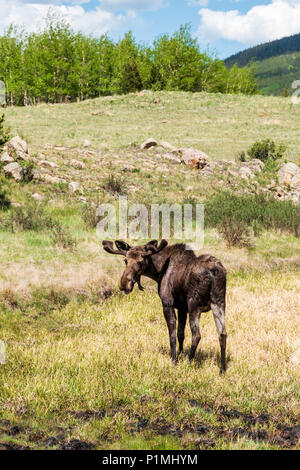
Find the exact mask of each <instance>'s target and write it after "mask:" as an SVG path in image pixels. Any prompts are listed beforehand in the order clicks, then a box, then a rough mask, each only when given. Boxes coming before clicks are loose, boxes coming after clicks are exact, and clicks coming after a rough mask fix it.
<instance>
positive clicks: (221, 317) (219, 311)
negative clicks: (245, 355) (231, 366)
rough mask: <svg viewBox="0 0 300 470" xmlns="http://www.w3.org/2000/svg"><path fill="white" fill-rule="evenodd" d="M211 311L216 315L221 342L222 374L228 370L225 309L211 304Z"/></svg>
mask: <svg viewBox="0 0 300 470" xmlns="http://www.w3.org/2000/svg"><path fill="white" fill-rule="evenodd" d="M211 309H212V312H213V315H214V320H215V324H216V328H217V332H218V335H219V342H220V348H221V370H220V373H221V374H222V373H223V372H225V370H226V338H227V334H226V328H225V308H224V306H221V305H217V304H211Z"/></svg>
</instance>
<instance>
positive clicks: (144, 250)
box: [102, 240, 168, 294]
mask: <svg viewBox="0 0 300 470" xmlns="http://www.w3.org/2000/svg"><path fill="white" fill-rule="evenodd" d="M102 245H103V248H104V250H105V251H106V252H107V253H111V254H113V255H122V256H124V257H125V260H124V261H125V265H126V266H125V270H124V272H123V274H122V277H121V280H120V290H121V291H123V292H125V294H130V293H131V292H132V290H133V288H134V284H135V283H137V285H138V288H139V289H140V290H144V289H143V287H142V285H141V276H142V275H143V274H145V273H146V272H147V271H148V270H149V269H151V267H152V266H151V256H152V255H154V254H156V253H159V252H160V251H161V250H163V249H164V248H165V247H166V246H167V245H168V242H167V241H166V240H162V241H161V242H160V244H158V241H157V240H152V241H151V242H148V243H146V245H142V246H134V247H131V246H130V245H128V243H126V242H123V241H121V240H116V241H115V245H116V247H117V249H115V248H114V244H113V242H111V241H103V242H102Z"/></svg>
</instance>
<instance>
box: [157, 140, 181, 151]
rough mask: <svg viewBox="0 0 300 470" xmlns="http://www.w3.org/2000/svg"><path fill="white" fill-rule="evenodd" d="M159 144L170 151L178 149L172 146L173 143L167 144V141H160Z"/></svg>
mask: <svg viewBox="0 0 300 470" xmlns="http://www.w3.org/2000/svg"><path fill="white" fill-rule="evenodd" d="M159 146H160V147H162V148H163V149H165V150H169V151H170V152H177V151H178V149H177V147H174V145H171V144H169V142H160V144H159Z"/></svg>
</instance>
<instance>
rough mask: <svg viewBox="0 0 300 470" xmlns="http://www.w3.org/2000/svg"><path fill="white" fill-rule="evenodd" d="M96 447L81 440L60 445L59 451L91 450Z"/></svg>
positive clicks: (72, 440)
mask: <svg viewBox="0 0 300 470" xmlns="http://www.w3.org/2000/svg"><path fill="white" fill-rule="evenodd" d="M93 447H94V445H93V444H91V443H90V442H85V441H80V440H79V439H70V440H69V441H68V442H64V443H63V444H62V445H60V447H59V450H91V449H93Z"/></svg>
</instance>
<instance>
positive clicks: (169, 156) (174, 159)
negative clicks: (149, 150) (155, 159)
mask: <svg viewBox="0 0 300 470" xmlns="http://www.w3.org/2000/svg"><path fill="white" fill-rule="evenodd" d="M162 157H163V158H166V159H167V160H170V162H172V163H175V164H180V163H181V160H180V158H179V157H176V156H175V155H173V154H172V153H165V154H164V155H162Z"/></svg>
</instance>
